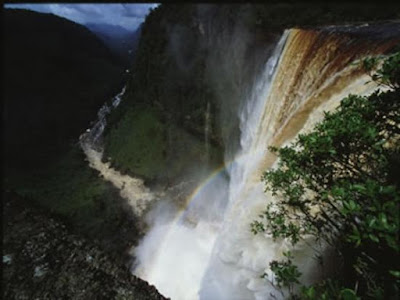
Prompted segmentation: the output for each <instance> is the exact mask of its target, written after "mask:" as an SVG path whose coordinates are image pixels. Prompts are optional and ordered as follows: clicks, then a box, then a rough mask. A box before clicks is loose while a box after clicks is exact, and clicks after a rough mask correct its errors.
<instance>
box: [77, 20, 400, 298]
mask: <svg viewBox="0 0 400 300" xmlns="http://www.w3.org/2000/svg"><path fill="white" fill-rule="evenodd" d="M382 33H386V34H382ZM399 38H400V36H399V25H398V24H385V25H361V26H349V27H345V26H342V27H341V26H332V27H322V28H319V29H314V30H305V29H290V30H286V31H285V32H284V33H283V35H282V36H281V38H280V39H279V41H278V42H277V43H276V45H275V49H274V50H273V52H272V54H271V56H270V58H269V59H268V61H267V62H266V64H265V66H264V70H263V72H262V73H261V75H260V76H259V77H258V78H257V80H256V81H255V82H254V84H253V87H252V89H251V93H250V94H249V95H247V97H246V98H245V99H243V102H242V105H241V107H240V109H239V111H238V112H237V113H238V116H239V120H240V124H239V128H240V147H239V148H238V150H237V152H236V153H235V154H234V156H233V159H232V160H230V161H229V160H227V159H226V160H225V162H224V164H223V167H220V168H218V169H216V170H214V171H213V172H211V173H209V174H207V175H206V176H205V179H203V182H200V183H199V184H198V186H197V187H196V188H195V189H194V191H193V193H192V194H190V195H189V196H188V197H187V199H186V201H185V202H186V203H185V205H184V206H183V207H182V206H181V207H180V209H176V207H175V208H174V207H168V204H166V203H163V200H162V196H161V195H160V194H159V195H156V193H154V194H153V195H152V197H149V196H147V195H146V194H147V193H149V191H148V190H146V191H145V187H144V186H142V183H140V184H136V186H138V187H140V186H141V188H139V189H136V190H129V188H126V190H124V188H121V185H118V184H116V183H114V184H116V186H117V187H118V188H120V189H121V195H122V196H123V197H124V195H125V197H126V198H128V199H129V198H130V196H129V194H130V195H131V196H134V197H138V198H137V199H136V201H137V200H138V199H141V200H142V201H150V202H151V201H152V200H153V201H154V198H159V200H158V204H156V205H154V206H153V208H152V210H151V211H150V212H149V213H148V214H149V216H150V217H149V218H148V222H150V224H149V225H150V230H149V231H148V232H147V233H146V235H145V237H144V238H143V240H142V241H141V243H140V244H139V246H137V247H136V248H135V249H133V254H134V256H135V257H136V260H137V261H136V263H135V264H134V266H133V268H132V272H133V274H135V275H136V276H138V277H140V278H142V279H144V280H146V281H147V282H149V283H150V284H154V285H155V286H156V287H157V289H158V290H159V291H160V292H161V293H162V294H163V295H164V296H167V297H171V299H178V300H184V299H268V298H269V297H274V298H280V297H282V295H281V294H280V292H279V291H278V290H277V289H276V288H274V287H273V286H269V285H268V284H266V281H265V279H263V278H260V274H262V273H263V272H266V271H267V270H268V262H269V261H272V260H274V259H281V258H282V257H283V255H282V253H283V252H284V251H285V250H287V249H289V248H290V245H289V242H288V241H285V240H282V241H280V242H276V241H273V239H272V237H271V236H268V235H264V236H254V235H253V234H252V233H251V231H250V226H249V224H250V223H251V222H252V220H254V219H256V218H257V215H258V214H259V213H260V211H262V208H263V206H264V205H265V203H268V202H271V201H274V198H273V197H272V196H271V195H270V194H265V193H264V188H263V184H262V182H261V180H260V178H261V175H262V172H263V171H264V170H266V169H268V168H272V167H273V166H274V162H275V160H276V157H275V156H274V155H273V154H272V153H271V152H269V151H268V150H267V149H268V146H271V145H274V146H278V147H280V146H282V145H285V144H289V143H290V142H291V141H293V139H294V138H295V137H296V136H297V135H298V134H299V133H304V132H307V131H310V130H311V129H312V128H313V127H314V125H315V124H316V123H318V122H320V121H321V120H322V118H323V116H324V114H323V112H324V111H332V110H334V109H335V108H336V107H337V106H338V105H339V103H340V100H341V99H343V98H344V97H346V96H347V95H348V94H351V93H353V94H357V95H370V94H371V93H372V92H373V91H375V90H376V89H378V88H381V89H383V90H385V87H379V86H378V85H377V84H376V83H375V82H371V81H370V77H369V76H368V75H367V74H366V73H365V71H363V70H362V69H361V64H360V61H361V60H362V59H363V58H365V57H367V56H376V55H380V54H384V53H387V52H388V51H390V50H391V49H392V48H393V47H394V46H395V45H396V44H398V42H399ZM357 62H358V63H357ZM276 99H279V101H276ZM209 107H210V106H209V103H208V104H207V110H206V119H207V118H209ZM208 126H209V124H208V123H207V122H206V123H205V138H206V143H207V133H208V130H209V127H208ZM206 147H207V145H206ZM84 149H85V152H86V155H87V156H88V158H89V161H92V160H91V159H90V157H91V155H90V152H88V151H94V150H90V149H88V148H87V146H86V147H84ZM97 160H98V159H97ZM91 163H92V165H91V166H92V167H94V168H95V169H97V170H99V171H100V172H101V173H102V174H103V175H104V178H105V179H106V180H110V181H111V182H114V181H113V179H110V178H108V177H107V175H105V174H104V173H103V172H102V170H103V169H104V167H103V166H99V165H96V164H93V162H91ZM106 168H108V166H107V165H106ZM122 176H125V177H127V178H129V180H132V181H134V180H139V179H135V178H131V177H129V176H128V175H117V176H116V177H119V178H122ZM127 185H128V186H129V183H127ZM151 198H153V199H151ZM146 199H147V200H146ZM136 203H137V202H135V203H132V204H131V205H132V207H133V209H134V210H136V206H137V204H136ZM174 209H175V211H174ZM140 214H141V212H140ZM309 242H310V243H311V244H313V243H315V242H313V241H312V240H310V241H309ZM314 246H315V247H317V246H318V245H314ZM319 247H321V251H322V252H323V251H324V246H323V245H319ZM314 252H315V250H314V249H313V246H310V245H309V244H308V243H307V241H305V243H302V244H301V245H299V246H297V247H296V248H295V251H294V255H295V257H296V261H297V262H298V264H299V268H300V270H301V272H302V273H303V277H302V282H306V283H307V284H312V283H313V282H315V281H316V280H318V278H320V277H321V276H323V275H324V274H325V275H327V274H329V273H327V272H329V270H324V269H319V266H318V263H317V261H316V260H314V259H313V255H314ZM270 276H273V275H272V274H271V275H270ZM271 278H273V277H271Z"/></svg>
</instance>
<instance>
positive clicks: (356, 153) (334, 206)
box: [251, 52, 400, 299]
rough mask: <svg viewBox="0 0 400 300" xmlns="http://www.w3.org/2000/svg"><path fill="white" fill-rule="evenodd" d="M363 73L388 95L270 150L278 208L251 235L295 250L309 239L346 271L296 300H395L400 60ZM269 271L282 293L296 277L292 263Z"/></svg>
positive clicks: (374, 64)
mask: <svg viewBox="0 0 400 300" xmlns="http://www.w3.org/2000/svg"><path fill="white" fill-rule="evenodd" d="M363 66H364V68H365V69H366V70H368V71H369V72H371V75H372V80H374V81H376V82H377V83H378V84H380V85H381V86H385V87H386V88H387V89H385V90H384V91H383V90H381V89H379V90H378V91H376V92H374V93H373V94H371V95H370V96H368V97H363V96H357V95H349V96H348V97H347V98H345V99H343V100H342V101H341V104H340V106H339V107H338V108H337V109H336V110H335V111H334V112H326V113H325V117H324V119H323V121H322V122H320V123H319V124H317V125H316V126H315V128H314V130H313V131H312V132H310V133H308V134H303V135H299V136H298V138H297V139H296V141H295V142H294V143H292V144H291V145H290V146H286V147H282V148H280V149H277V148H274V147H270V150H271V151H273V152H276V153H277V154H278V156H279V158H280V160H279V162H278V167H277V168H276V169H273V170H269V171H266V172H265V173H264V174H263V176H262V180H263V181H264V182H265V184H266V190H267V191H270V192H271V193H272V194H273V195H274V196H276V197H275V198H276V199H277V201H276V202H275V203H273V204H272V203H271V204H268V205H267V207H266V210H265V211H264V212H263V213H262V215H260V219H258V220H255V221H254V222H253V223H252V224H251V229H252V231H253V232H254V234H257V233H259V232H266V233H269V234H272V236H273V237H274V239H280V238H285V239H289V240H290V241H291V243H292V244H293V245H296V244H297V243H298V242H299V241H300V240H301V239H303V238H304V237H305V235H311V236H313V237H315V239H316V240H317V241H318V240H323V241H325V242H326V243H328V244H329V245H331V247H332V248H333V249H334V250H335V251H336V252H337V254H338V257H339V259H340V260H341V262H342V265H343V268H342V269H341V276H336V277H335V276H333V277H332V279H331V280H326V281H324V282H322V283H320V284H317V285H314V286H311V287H303V288H302V293H301V296H295V295H293V293H292V297H294V298H295V297H301V298H302V299H323V298H324V297H325V299H331V298H336V299H356V298H357V296H361V297H363V298H365V299H369V298H373V299H377V298H378V299H392V298H393V299H394V298H396V297H398V296H399V290H400V256H399V249H400V247H399V220H400V216H399V214H400V213H399V211H400V210H399V209H400V194H399V186H400V173H399V170H400V155H399V154H400V89H399V87H400V52H397V53H395V54H392V55H390V56H387V57H377V58H368V59H365V60H364V61H363ZM270 268H271V271H272V272H273V273H275V276H276V278H277V281H278V283H279V282H281V283H285V284H284V285H285V286H286V287H289V286H290V284H295V283H296V282H297V281H298V278H299V277H300V273H299V272H298V271H297V267H296V266H295V265H293V263H292V261H291V257H287V259H286V260H283V261H278V262H277V261H273V262H271V263H270ZM283 268H284V269H285V270H288V269H290V270H291V272H289V273H288V272H286V273H285V272H282V269H283ZM296 271H297V272H296ZM288 274H289V275H288ZM293 275H295V276H293ZM334 275H335V274H334ZM336 275H338V274H336ZM356 295H357V296H356Z"/></svg>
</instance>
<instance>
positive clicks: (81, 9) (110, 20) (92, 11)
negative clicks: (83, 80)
mask: <svg viewBox="0 0 400 300" xmlns="http://www.w3.org/2000/svg"><path fill="white" fill-rule="evenodd" d="M157 6H158V4H151V3H100V4H96V3H86V4H77V3H73V4H72V3H71V4H69V3H65V4H62V3H47V4H45V3H40V4H31V3H27V4H22V3H18V4H10V3H8V4H4V7H5V8H25V9H30V10H35V11H39V12H44V13H53V14H55V15H58V16H61V17H64V18H66V19H69V20H72V21H74V22H76V23H80V24H85V23H105V24H111V25H119V26H122V27H124V28H126V29H128V30H130V31H133V30H136V29H137V27H138V26H139V25H140V24H141V23H142V22H143V21H144V19H145V17H146V15H147V14H148V13H149V10H150V8H154V7H157Z"/></svg>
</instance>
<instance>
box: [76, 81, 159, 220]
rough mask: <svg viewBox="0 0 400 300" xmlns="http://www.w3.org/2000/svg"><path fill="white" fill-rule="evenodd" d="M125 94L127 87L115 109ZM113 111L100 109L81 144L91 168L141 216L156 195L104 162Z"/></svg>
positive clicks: (115, 99) (115, 103)
mask: <svg viewBox="0 0 400 300" xmlns="http://www.w3.org/2000/svg"><path fill="white" fill-rule="evenodd" d="M124 92H125V87H124V88H123V89H122V91H121V92H120V93H119V94H118V95H117V96H115V97H114V99H113V101H112V107H113V108H115V107H117V106H118V105H119V103H120V102H121V99H122V95H123V94H124ZM111 109H112V108H111V107H109V106H108V105H107V104H104V105H103V106H102V107H101V108H100V110H99V112H98V114H97V116H98V120H97V122H96V123H95V124H94V125H93V127H92V128H91V129H87V130H86V132H85V133H83V134H82V135H81V136H80V138H79V140H80V144H81V147H82V150H83V151H84V153H85V155H86V158H87V160H88V161H89V166H90V167H91V168H93V169H95V170H97V171H99V176H102V177H103V178H104V179H105V180H107V181H110V182H111V183H112V184H113V185H114V186H115V187H116V188H118V189H119V190H120V195H121V197H123V198H124V199H126V200H127V201H128V204H129V206H130V207H131V208H132V210H133V212H134V213H135V214H136V215H139V216H140V215H142V213H143V212H144V211H145V210H146V208H147V206H148V204H149V203H150V202H151V201H153V200H154V199H155V195H154V194H153V193H151V192H150V190H149V189H148V188H147V187H146V186H145V185H144V183H143V180H141V179H138V178H133V177H130V176H128V175H122V174H121V173H120V172H118V171H116V170H114V169H113V168H111V167H110V163H109V162H106V163H104V162H102V157H103V149H102V146H101V141H100V139H101V137H102V134H103V131H104V129H105V127H106V125H107V122H106V116H107V115H108V114H109V113H110V112H111Z"/></svg>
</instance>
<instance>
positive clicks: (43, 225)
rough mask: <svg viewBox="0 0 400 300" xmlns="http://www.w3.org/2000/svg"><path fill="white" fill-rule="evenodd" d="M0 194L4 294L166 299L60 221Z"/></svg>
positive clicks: (16, 198)
mask: <svg viewBox="0 0 400 300" xmlns="http://www.w3.org/2000/svg"><path fill="white" fill-rule="evenodd" d="M4 196H5V197H4V198H3V199H2V200H3V203H2V204H3V208H4V214H5V218H4V219H3V230H4V236H3V247H2V248H3V265H2V275H3V285H2V286H3V296H4V299H27V298H29V299H34V298H35V299H36V298H40V299H60V298H64V299H135V300H139V299H142V300H153V299H154V300H155V299H160V300H161V299H165V298H164V297H162V296H161V295H159V294H158V293H157V290H156V289H155V288H154V287H152V286H149V285H148V284H147V283H146V282H144V281H142V280H140V279H138V278H136V277H134V276H132V275H131V274H130V272H129V270H128V267H126V266H124V265H122V264H120V263H118V262H117V261H116V260H115V259H114V258H113V257H111V256H109V255H107V254H106V253H105V252H104V251H103V250H101V248H100V247H98V245H96V244H95V243H93V242H90V241H88V240H86V239H84V238H82V237H80V236H77V235H74V234H72V233H71V232H70V230H69V229H68V227H67V226H65V224H63V222H62V221H61V220H59V219H57V218H54V216H49V214H48V212H44V211H42V210H40V209H38V208H33V207H30V205H29V203H27V202H26V201H24V200H22V199H21V198H19V197H17V196H16V195H13V194H11V193H6V194H5V195H4Z"/></svg>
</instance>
